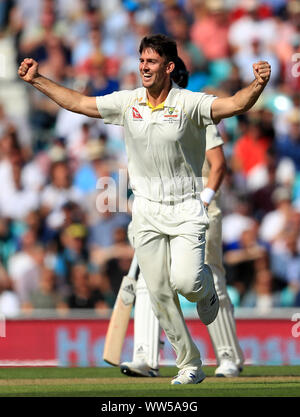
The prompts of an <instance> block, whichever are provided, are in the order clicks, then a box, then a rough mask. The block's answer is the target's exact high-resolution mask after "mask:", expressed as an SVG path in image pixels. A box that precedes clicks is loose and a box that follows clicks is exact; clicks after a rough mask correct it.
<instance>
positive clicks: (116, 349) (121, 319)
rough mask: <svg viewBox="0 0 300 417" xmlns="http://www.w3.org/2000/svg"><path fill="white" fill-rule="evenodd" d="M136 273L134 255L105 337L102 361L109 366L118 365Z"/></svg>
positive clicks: (133, 295)
mask: <svg viewBox="0 0 300 417" xmlns="http://www.w3.org/2000/svg"><path fill="white" fill-rule="evenodd" d="M138 271H139V268H138V263H137V259H136V255H134V257H133V259H132V262H131V265H130V268H129V272H128V274H127V275H125V276H124V277H123V279H122V283H121V286H120V289H119V292H118V295H117V299H116V302H115V305H114V308H113V312H112V315H111V318H110V321H109V325H108V329H107V333H106V337H105V343H104V351H103V360H105V362H107V363H109V364H110V365H114V366H119V365H120V358H121V353H122V347H123V343H124V339H125V335H126V331H127V327H128V323H129V319H130V314H131V309H132V306H133V303H134V299H135V287H136V281H137V276H138Z"/></svg>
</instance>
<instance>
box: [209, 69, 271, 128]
mask: <svg viewBox="0 0 300 417" xmlns="http://www.w3.org/2000/svg"><path fill="white" fill-rule="evenodd" d="M253 73H254V76H255V79H254V81H253V82H252V83H251V84H250V85H248V86H247V87H245V88H243V89H241V90H239V91H238V92H237V93H236V94H234V95H233V96H231V97H225V98H216V99H215V100H214V101H213V103H212V106H211V116H212V119H213V121H214V123H216V124H217V123H219V121H220V120H221V119H224V118H226V117H231V116H234V115H237V114H242V113H245V112H246V111H248V110H249V109H251V107H252V106H253V105H254V104H255V103H256V101H257V99H258V97H259V96H260V95H261V93H262V91H263V90H264V88H265V86H266V85H267V83H268V81H269V79H270V75H271V66H270V64H269V63H268V62H266V61H259V62H257V63H256V64H253Z"/></svg>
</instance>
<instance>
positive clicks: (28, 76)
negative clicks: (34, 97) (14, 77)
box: [18, 58, 39, 83]
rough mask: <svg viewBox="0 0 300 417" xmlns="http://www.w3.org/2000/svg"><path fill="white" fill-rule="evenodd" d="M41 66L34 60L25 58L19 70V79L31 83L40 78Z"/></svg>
mask: <svg viewBox="0 0 300 417" xmlns="http://www.w3.org/2000/svg"><path fill="white" fill-rule="evenodd" d="M38 67H39V64H38V63H37V62H36V61H35V60H34V59H32V58H25V59H24V60H23V62H22V63H21V65H20V66H19V69H18V74H19V77H20V78H22V80H24V81H26V82H27V83H31V82H32V81H33V80H34V78H36V77H37V76H38Z"/></svg>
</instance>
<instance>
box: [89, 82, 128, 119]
mask: <svg viewBox="0 0 300 417" xmlns="http://www.w3.org/2000/svg"><path fill="white" fill-rule="evenodd" d="M131 97H132V91H126V90H125V91H115V92H114V93H112V94H106V95H105V96H98V97H96V104H97V108H98V111H99V113H100V115H101V117H102V119H103V121H104V123H109V124H113V125H120V126H123V125H124V113H125V110H126V108H127V105H128V102H129V101H130V98H131Z"/></svg>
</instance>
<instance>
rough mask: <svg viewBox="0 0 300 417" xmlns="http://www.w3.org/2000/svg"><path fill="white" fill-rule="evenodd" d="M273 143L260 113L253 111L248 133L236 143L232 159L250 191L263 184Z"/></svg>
mask: <svg viewBox="0 0 300 417" xmlns="http://www.w3.org/2000/svg"><path fill="white" fill-rule="evenodd" d="M271 144H272V138H270V137H269V136H268V135H267V134H266V132H265V131H264V129H263V126H262V122H261V119H260V116H259V114H256V112H254V111H253V112H252V118H251V117H250V120H249V122H248V126H247V130H246V133H245V134H243V135H242V136H241V137H240V138H239V139H238V140H237V142H236V143H235V146H234V151H233V157H232V160H231V164H232V168H233V170H234V171H235V174H236V175H237V174H239V175H241V176H242V178H243V179H244V180H245V182H246V184H245V185H246V187H247V188H248V191H250V189H252V190H253V188H258V187H259V186H260V185H261V181H262V178H264V177H263V175H264V173H265V166H266V162H267V152H268V150H269V149H270V147H271ZM263 181H264V179H263Z"/></svg>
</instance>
